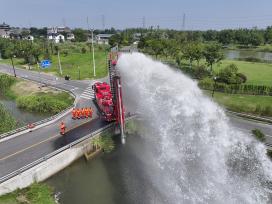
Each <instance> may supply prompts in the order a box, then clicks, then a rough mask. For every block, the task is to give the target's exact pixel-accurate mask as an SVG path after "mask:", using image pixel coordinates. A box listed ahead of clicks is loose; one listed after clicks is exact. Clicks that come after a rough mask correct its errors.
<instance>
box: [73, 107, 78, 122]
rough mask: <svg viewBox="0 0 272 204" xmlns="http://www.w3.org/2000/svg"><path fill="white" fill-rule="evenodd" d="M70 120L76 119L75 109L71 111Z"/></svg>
mask: <svg viewBox="0 0 272 204" xmlns="http://www.w3.org/2000/svg"><path fill="white" fill-rule="evenodd" d="M72 118H73V119H76V118H77V116H76V109H75V108H73V110H72Z"/></svg>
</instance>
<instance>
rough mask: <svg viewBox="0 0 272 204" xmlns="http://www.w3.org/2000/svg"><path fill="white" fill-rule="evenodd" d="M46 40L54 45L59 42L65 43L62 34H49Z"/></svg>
mask: <svg viewBox="0 0 272 204" xmlns="http://www.w3.org/2000/svg"><path fill="white" fill-rule="evenodd" d="M47 39H48V40H52V41H54V42H55V43H60V42H64V41H65V37H64V35H62V34H54V33H51V34H50V35H48V36H47Z"/></svg>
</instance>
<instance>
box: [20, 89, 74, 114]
mask: <svg viewBox="0 0 272 204" xmlns="http://www.w3.org/2000/svg"><path fill="white" fill-rule="evenodd" d="M72 103H73V100H72V98H71V96H70V95H69V94H67V93H60V94H49V95H30V96H21V97H19V98H17V100H16V104H17V106H18V107H19V108H21V109H24V110H27V111H30V112H37V113H50V114H57V113H59V112H61V111H63V110H64V109H66V108H68V107H69V106H70V105H72Z"/></svg>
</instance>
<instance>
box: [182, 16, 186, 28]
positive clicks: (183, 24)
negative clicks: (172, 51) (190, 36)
mask: <svg viewBox="0 0 272 204" xmlns="http://www.w3.org/2000/svg"><path fill="white" fill-rule="evenodd" d="M185 21H186V15H185V13H184V14H183V17H182V30H183V31H184V30H185Z"/></svg>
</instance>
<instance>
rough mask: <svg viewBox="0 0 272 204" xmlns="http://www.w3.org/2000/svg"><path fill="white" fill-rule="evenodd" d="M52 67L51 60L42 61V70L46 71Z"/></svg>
mask: <svg viewBox="0 0 272 204" xmlns="http://www.w3.org/2000/svg"><path fill="white" fill-rule="evenodd" d="M50 66H51V62H50V60H43V61H41V68H43V69H46V68H49V67H50Z"/></svg>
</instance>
